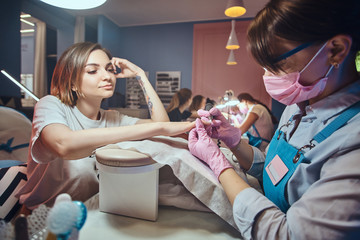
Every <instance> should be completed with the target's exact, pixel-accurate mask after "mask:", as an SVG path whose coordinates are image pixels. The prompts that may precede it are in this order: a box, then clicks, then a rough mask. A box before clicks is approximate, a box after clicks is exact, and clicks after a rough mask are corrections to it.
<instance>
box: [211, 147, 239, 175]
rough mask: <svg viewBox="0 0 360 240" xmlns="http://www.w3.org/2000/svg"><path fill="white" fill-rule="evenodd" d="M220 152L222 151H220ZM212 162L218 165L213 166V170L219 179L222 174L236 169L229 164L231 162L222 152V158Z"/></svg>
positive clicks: (219, 157)
mask: <svg viewBox="0 0 360 240" xmlns="http://www.w3.org/2000/svg"><path fill="white" fill-rule="evenodd" d="M219 151H220V150H219ZM212 162H214V163H216V164H213V166H211V170H212V171H213V172H214V173H215V175H216V177H217V179H219V176H220V175H221V173H222V172H224V171H225V170H227V169H229V168H234V167H233V165H231V163H230V162H229V160H228V159H227V158H226V157H225V155H224V154H223V153H222V152H221V151H220V156H218V157H217V158H216V159H212Z"/></svg>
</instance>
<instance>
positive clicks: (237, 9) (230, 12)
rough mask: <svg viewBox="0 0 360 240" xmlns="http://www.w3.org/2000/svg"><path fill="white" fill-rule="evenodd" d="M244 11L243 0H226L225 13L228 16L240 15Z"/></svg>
mask: <svg viewBox="0 0 360 240" xmlns="http://www.w3.org/2000/svg"><path fill="white" fill-rule="evenodd" d="M245 13H246V9H245V6H244V2H243V0H228V3H227V5H226V9H225V15H226V16H228V17H240V16H242V15H244V14H245Z"/></svg>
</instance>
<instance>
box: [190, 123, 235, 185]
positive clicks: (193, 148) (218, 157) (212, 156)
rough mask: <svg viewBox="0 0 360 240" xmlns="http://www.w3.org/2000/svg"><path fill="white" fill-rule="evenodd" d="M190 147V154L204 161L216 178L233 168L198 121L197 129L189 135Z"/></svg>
mask: <svg viewBox="0 0 360 240" xmlns="http://www.w3.org/2000/svg"><path fill="white" fill-rule="evenodd" d="M188 146H189V150H190V152H191V153H192V154H193V155H194V156H196V157H198V158H199V159H200V160H202V161H204V162H205V163H206V164H207V165H209V167H210V168H211V170H212V171H213V172H214V173H215V175H216V177H217V178H219V175H220V174H221V173H222V172H223V171H224V170H226V169H228V168H233V166H232V165H231V164H230V162H229V161H228V160H227V159H226V157H225V156H224V154H223V153H222V152H221V151H220V149H219V147H218V146H217V145H216V143H215V142H214V141H213V140H212V139H211V138H210V137H209V135H208V134H207V132H206V130H205V128H204V125H203V123H202V122H201V120H200V119H199V118H198V119H196V127H195V128H194V129H192V130H191V131H190V133H189V140H188Z"/></svg>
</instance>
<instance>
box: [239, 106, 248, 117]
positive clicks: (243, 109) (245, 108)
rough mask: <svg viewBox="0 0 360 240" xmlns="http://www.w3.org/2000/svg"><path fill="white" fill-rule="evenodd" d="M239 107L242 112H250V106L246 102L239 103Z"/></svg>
mask: <svg viewBox="0 0 360 240" xmlns="http://www.w3.org/2000/svg"><path fill="white" fill-rule="evenodd" d="M238 107H239V111H240V112H241V113H242V114H245V115H246V114H247V113H248V111H249V108H248V107H247V106H246V105H245V104H239V105H238Z"/></svg>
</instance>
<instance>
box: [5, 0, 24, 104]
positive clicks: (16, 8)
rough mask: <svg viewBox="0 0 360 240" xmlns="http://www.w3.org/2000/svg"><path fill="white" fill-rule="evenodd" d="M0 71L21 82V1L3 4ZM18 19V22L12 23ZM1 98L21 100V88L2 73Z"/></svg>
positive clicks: (9, 0) (7, 1)
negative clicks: (4, 71)
mask: <svg viewBox="0 0 360 240" xmlns="http://www.w3.org/2000/svg"><path fill="white" fill-rule="evenodd" d="M1 3H2V6H1V8H0V28H1V37H0V70H3V69H4V70H6V72H7V73H9V74H10V75H11V76H13V77H14V78H15V79H18V80H20V44H21V41H20V21H19V16H20V0H14V1H12V0H6V1H3V2H1ZM11 19H16V21H11ZM0 96H1V97H14V96H15V97H18V98H20V88H19V87H18V86H16V85H15V84H14V83H12V82H11V81H10V80H9V79H7V78H6V77H5V76H4V75H3V74H2V73H0Z"/></svg>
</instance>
